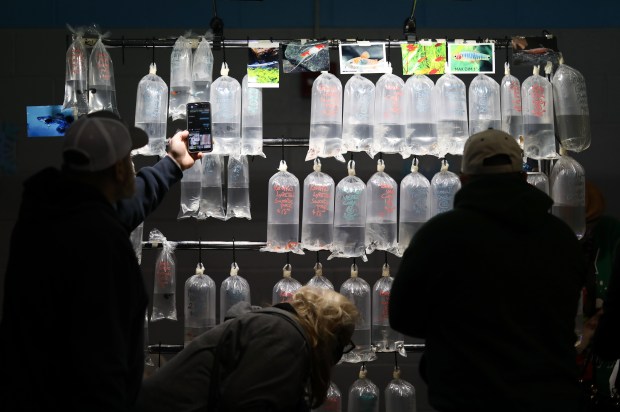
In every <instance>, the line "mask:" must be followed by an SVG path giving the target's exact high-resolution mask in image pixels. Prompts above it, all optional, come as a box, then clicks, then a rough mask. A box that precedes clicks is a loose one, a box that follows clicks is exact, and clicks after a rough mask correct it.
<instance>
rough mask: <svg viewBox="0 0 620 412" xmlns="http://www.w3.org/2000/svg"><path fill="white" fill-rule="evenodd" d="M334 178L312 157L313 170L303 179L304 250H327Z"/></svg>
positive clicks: (330, 236)
mask: <svg viewBox="0 0 620 412" xmlns="http://www.w3.org/2000/svg"><path fill="white" fill-rule="evenodd" d="M335 186H336V185H335V183H334V179H332V177H331V176H330V175H328V174H326V173H323V172H322V171H321V161H320V160H319V159H318V158H317V159H314V171H313V172H312V173H310V174H309V175H308V176H306V178H305V179H304V191H303V193H304V201H303V214H302V220H301V245H302V247H303V248H304V249H306V250H329V249H330V248H331V246H332V239H333V231H334V190H335Z"/></svg>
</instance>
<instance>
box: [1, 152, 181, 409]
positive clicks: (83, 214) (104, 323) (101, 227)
mask: <svg viewBox="0 0 620 412" xmlns="http://www.w3.org/2000/svg"><path fill="white" fill-rule="evenodd" d="M182 176H183V174H182V172H181V170H180V169H179V167H178V166H177V165H176V164H175V163H174V161H173V160H171V159H170V158H168V157H166V158H164V159H162V160H161V161H160V162H158V163H157V164H156V165H155V166H153V167H145V168H142V169H141V170H140V172H139V173H138V176H137V179H136V187H137V191H136V196H134V197H133V198H131V199H128V200H125V201H122V202H120V203H119V204H118V205H116V208H115V207H113V205H111V204H110V203H109V202H108V201H107V200H106V199H105V198H104V197H103V196H102V195H101V194H100V193H99V192H98V191H97V190H95V189H94V188H92V187H90V186H88V185H85V184H83V183H79V182H77V181H75V180H72V179H68V178H67V177H66V176H65V175H64V174H63V173H62V172H60V171H59V170H57V169H53V168H48V169H45V170H42V171H41V172H39V173H37V174H36V175H34V176H33V177H31V178H29V179H28V180H27V181H26V182H25V183H24V191H23V197H22V203H21V206H20V210H19V215H18V219H17V222H16V224H15V227H14V229H13V233H12V237H11V245H10V252H9V259H8V265H7V271H6V277H5V285H4V286H5V288H4V306H3V318H2V323H1V324H0V374H1V376H2V382H1V384H0V410H3V411H20V410H29V411H32V410H37V411H39V410H41V411H42V410H52V409H57V410H63V411H107V412H110V411H125V410H128V409H129V408H130V406H131V405H133V402H134V401H135V398H136V396H137V393H138V390H139V387H140V383H141V380H142V373H143V368H144V352H143V348H144V346H143V345H144V342H143V328H144V318H145V311H146V307H147V302H148V295H147V293H146V291H145V287H144V283H143V279H142V273H141V270H140V267H139V265H138V261H137V259H136V255H135V252H134V250H133V248H132V245H131V243H130V241H129V234H130V232H131V230H133V229H134V228H135V227H136V226H137V225H139V224H140V222H142V221H143V220H144V218H145V217H146V216H147V215H148V214H149V213H150V212H151V211H152V210H153V209H154V208H155V207H156V206H157V205H158V204H159V203H160V202H161V200H162V198H163V196H164V195H165V194H166V192H167V191H168V189H169V187H170V185H171V184H173V183H174V182H177V181H179V180H180V179H181V177H182Z"/></svg>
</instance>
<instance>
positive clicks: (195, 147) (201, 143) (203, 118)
mask: <svg viewBox="0 0 620 412" xmlns="http://www.w3.org/2000/svg"><path fill="white" fill-rule="evenodd" d="M187 130H188V131H189V138H188V143H187V148H188V150H189V151H190V152H210V151H212V150H213V138H212V136H211V103H209V102H195V103H187Z"/></svg>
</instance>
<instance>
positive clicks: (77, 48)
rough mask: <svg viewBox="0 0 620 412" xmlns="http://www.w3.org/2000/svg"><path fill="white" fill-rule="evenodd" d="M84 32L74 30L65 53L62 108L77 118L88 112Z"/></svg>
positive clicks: (86, 53) (86, 56) (86, 57)
mask: <svg viewBox="0 0 620 412" xmlns="http://www.w3.org/2000/svg"><path fill="white" fill-rule="evenodd" d="M83 35H84V33H83V31H82V30H76V31H74V32H73V33H72V38H73V41H72V42H71V44H70V45H69V48H68V49H67V53H66V58H65V61H66V66H65V67H66V69H65V98H64V101H63V103H62V109H63V111H64V110H68V109H70V110H71V111H72V112H73V116H74V117H75V118H76V119H77V118H78V117H80V116H83V115H85V114H87V113H88V51H87V49H86V46H85V44H84V37H83Z"/></svg>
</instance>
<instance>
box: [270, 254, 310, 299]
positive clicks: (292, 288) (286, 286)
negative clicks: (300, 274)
mask: <svg viewBox="0 0 620 412" xmlns="http://www.w3.org/2000/svg"><path fill="white" fill-rule="evenodd" d="M292 271H293V267H292V266H291V265H290V264H289V263H287V264H286V265H284V268H282V279H280V280H279V281H278V282H277V283H276V284H275V285H274V286H273V293H272V299H271V303H272V304H274V305H276V304H278V303H283V302H288V301H290V300H291V298H292V297H293V294H294V293H295V292H296V291H297V289H299V288H300V287H301V286H302V285H301V283H299V281H298V280H297V279H295V278H293V277H292Z"/></svg>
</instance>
